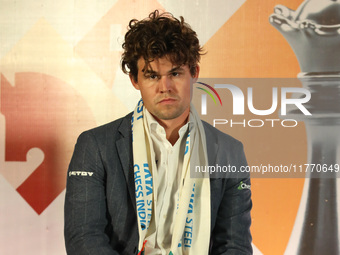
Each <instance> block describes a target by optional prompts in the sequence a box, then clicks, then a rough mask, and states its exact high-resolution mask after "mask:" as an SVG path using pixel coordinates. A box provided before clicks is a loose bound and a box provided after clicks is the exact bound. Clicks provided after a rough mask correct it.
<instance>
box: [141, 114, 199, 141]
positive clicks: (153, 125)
mask: <svg viewBox="0 0 340 255" xmlns="http://www.w3.org/2000/svg"><path fill="white" fill-rule="evenodd" d="M144 109H145V111H144V115H145V118H146V122H147V125H148V128H149V130H150V132H152V133H157V134H160V133H164V134H165V130H164V128H163V127H162V126H161V125H160V124H159V123H158V121H157V120H156V119H155V118H154V117H153V116H152V114H151V113H150V112H149V111H148V110H147V109H146V108H145V107H144ZM193 128H194V122H193V121H192V113H191V111H190V114H189V121H188V122H187V123H186V124H184V125H183V126H182V127H181V128H180V129H179V131H178V133H179V136H180V137H182V136H183V135H184V134H185V133H186V131H187V130H188V129H189V131H191V130H192V129H193Z"/></svg>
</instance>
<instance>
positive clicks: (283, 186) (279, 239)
mask: <svg viewBox="0 0 340 255" xmlns="http://www.w3.org/2000/svg"><path fill="white" fill-rule="evenodd" d="M301 2H302V1H301V0H299V1H296V0H294V1H293V0H285V1H283V0H265V1H263V0H238V1H234V0H219V1H208V0H191V1H179V0H171V1H170V0H158V1H157V0H148V1H141V0H97V1H92V0H82V1H79V0H68V1H66V0H61V1H52V0H25V1H24V0H22V1H13V0H0V4H1V7H0V72H1V81H0V82H1V83H0V254H4V255H9V254H26V255H27V254H34V255H39V254H49V255H52V254H58V255H60V254H65V248H64V241H63V203H64V195H65V181H66V171H67V166H68V163H69V160H70V157H71V155H72V151H73V148H74V144H75V142H76V138H77V136H78V135H79V134H80V132H81V131H83V130H86V129H89V128H92V127H95V126H98V125H101V124H103V123H106V122H109V121H111V120H113V119H116V118H118V117H121V116H123V115H125V114H127V113H128V112H129V111H131V110H132V109H133V108H134V105H135V103H136V102H137V100H138V98H139V94H138V92H137V91H135V90H134V89H133V87H132V86H131V84H130V82H129V79H128V77H127V76H126V75H124V74H123V73H122V71H121V70H120V67H119V63H120V55H121V43H122V37H123V35H124V33H125V31H126V27H127V24H128V21H129V20H130V19H131V18H137V19H140V18H144V17H146V16H147V15H148V13H149V12H151V11H152V10H154V9H161V10H166V11H169V12H172V13H173V14H174V15H175V16H177V17H178V16H179V15H183V16H184V17H185V18H186V20H187V22H188V23H189V24H191V25H192V27H193V28H194V29H195V30H196V31H197V33H198V36H199V38H200V41H201V44H202V45H204V48H205V50H206V52H207V54H206V55H205V56H203V58H202V61H201V74H200V77H201V78H261V79H262V80H263V81H265V80H268V79H270V78H294V77H296V76H297V74H298V73H299V72H300V68H299V65H298V63H297V60H296V57H295V55H294V53H293V51H292V50H291V48H290V47H289V45H288V43H287V42H286V41H285V39H284V38H283V36H282V35H281V34H280V33H279V32H278V31H277V30H276V29H275V28H274V27H272V26H271V25H270V23H269V21H268V17H269V15H270V14H272V13H273V8H274V6H275V5H277V4H284V5H286V6H287V7H290V8H292V9H294V10H295V9H296V8H297V7H298V6H299V5H300V4H301ZM267 83H268V82H267ZM283 85H284V84H283ZM248 86H249V84H247V83H244V84H243V87H242V85H240V87H241V88H242V89H243V90H246V87H248ZM275 86H278V85H277V84H275ZM291 86H295V85H291ZM297 86H301V85H297ZM253 87H254V93H258V95H259V94H261V96H258V97H257V98H259V99H258V102H257V103H258V108H261V107H262V105H263V106H264V107H266V105H268V104H269V106H270V103H271V87H270V85H266V82H263V83H261V84H259V85H257V87H256V88H255V86H253ZM275 114H276V118H277V116H278V115H277V113H275ZM229 118H230V115H229ZM219 128H220V129H221V130H222V131H223V132H226V133H229V134H231V135H233V136H234V137H236V138H237V139H239V140H241V141H242V142H243V143H244V145H245V151H246V155H247V159H248V163H249V164H250V165H257V164H261V163H272V164H277V165H279V164H288V163H289V164H290V163H306V160H307V145H306V143H307V141H306V133H305V128H304V124H303V123H302V122H299V125H298V126H296V127H294V128H288V129H287V128H283V127H280V126H277V127H274V128H270V127H263V128H249V127H246V128H243V127H235V128H234V127H233V128H230V127H227V126H222V127H219ZM303 183H304V179H303V178H285V179H283V178H254V179H253V180H252V192H253V204H254V207H253V210H252V220H253V221H252V222H253V223H252V227H251V230H252V233H253V244H254V250H255V252H254V254H264V255H267V254H269V255H273V254H283V253H284V251H285V248H286V246H287V243H288V240H289V237H290V235H291V232H292V228H293V225H294V221H295V217H296V214H297V210H298V206H299V203H300V199H301V194H302V188H303Z"/></svg>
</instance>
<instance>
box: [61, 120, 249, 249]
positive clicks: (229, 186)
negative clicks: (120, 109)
mask: <svg viewBox="0 0 340 255" xmlns="http://www.w3.org/2000/svg"><path fill="white" fill-rule="evenodd" d="M131 115H132V114H131V113H130V114H129V115H127V116H125V117H124V118H121V119H118V120H116V121H113V122H111V123H109V124H106V125H104V126H100V127H97V128H95V129H92V130H89V131H86V132H84V133H82V134H81V135H80V136H79V138H78V141H77V144H76V146H75V150H74V153H73V156H72V160H71V162H70V166H69V169H68V175H67V186H66V198H65V244H66V250H67V254H71V255H73V254H74V255H82V254H89V255H109V254H112V255H113V254H137V246H138V238H139V235H138V227H137V216H136V198H135V187H134V174H133V155H132V141H131ZM203 126H204V129H205V133H206V140H207V152H208V161H209V165H211V166H216V165H219V166H228V165H230V166H235V168H236V169H240V167H241V166H245V165H246V164H247V162H246V158H245V155H244V152H243V146H242V144H241V143H240V142H239V141H237V140H236V139H234V138H232V137H231V136H228V135H226V134H224V133H222V132H220V131H218V130H217V129H215V128H214V127H212V126H211V125H209V124H208V123H206V122H203ZM235 168H234V169H235ZM215 177H217V178H210V189H211V235H210V252H209V254H228V255H230V254H237V255H241V254H252V247H251V240H252V239H251V234H250V230H249V228H250V223H251V218H250V210H251V207H252V202H251V192H250V189H241V188H240V183H241V182H243V183H245V184H247V185H250V180H249V174H243V175H237V174H235V173H233V174H230V173H224V174H223V175H219V176H215ZM243 187H244V185H243ZM199 255H200V254H199ZM202 255H205V254H202Z"/></svg>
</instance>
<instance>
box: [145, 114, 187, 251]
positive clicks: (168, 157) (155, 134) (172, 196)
mask: <svg viewBox="0 0 340 255" xmlns="http://www.w3.org/2000/svg"><path fill="white" fill-rule="evenodd" d="M145 117H146V121H147V125H148V128H149V132H150V137H151V140H152V145H151V146H150V147H151V150H153V151H154V155H155V159H154V160H155V162H156V164H155V166H156V169H152V175H153V188H154V191H153V192H154V203H153V212H152V217H151V222H150V226H149V229H148V232H147V235H146V240H147V243H146V246H145V254H147V255H156V254H157V255H158V254H161V255H168V254H169V252H170V246H171V238H172V233H173V229H174V219H175V211H176V208H177V207H178V200H179V188H180V184H181V179H182V168H183V159H184V151H185V143H186V139H187V135H188V130H189V128H188V127H189V122H187V123H186V124H185V125H184V126H183V127H181V128H180V130H179V131H178V134H179V138H178V140H177V141H176V143H175V144H174V145H172V144H171V143H170V142H169V141H168V140H167V139H166V133H165V130H164V128H163V127H162V126H161V125H160V124H159V123H158V122H157V121H156V120H155V118H154V117H153V116H152V115H151V114H150V113H149V112H148V111H147V110H146V113H145ZM191 126H192V125H190V128H191Z"/></svg>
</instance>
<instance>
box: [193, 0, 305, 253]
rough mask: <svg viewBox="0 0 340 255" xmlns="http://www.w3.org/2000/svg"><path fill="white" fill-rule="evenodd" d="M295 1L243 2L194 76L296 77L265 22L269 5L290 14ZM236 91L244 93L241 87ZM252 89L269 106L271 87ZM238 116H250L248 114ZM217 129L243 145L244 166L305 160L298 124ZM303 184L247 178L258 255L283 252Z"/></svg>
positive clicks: (283, 45) (287, 52)
mask: <svg viewBox="0 0 340 255" xmlns="http://www.w3.org/2000/svg"><path fill="white" fill-rule="evenodd" d="M301 2H302V0H299V1H293V0H288V1H282V0H266V1H261V0H247V1H246V2H245V3H244V5H243V6H242V7H241V8H240V9H239V10H238V11H237V12H236V13H235V14H234V15H233V16H232V17H231V18H230V20H228V21H227V22H226V23H225V24H224V25H223V26H222V27H221V28H220V29H219V31H218V32H217V33H216V34H215V35H214V36H213V37H212V38H211V39H210V40H209V41H208V42H207V43H206V45H205V49H206V51H207V52H208V54H206V55H205V56H203V58H202V63H201V73H200V76H201V77H204V78H208V77H214V78H218V77H220V78H283V77H285V78H288V77H290V78H294V77H296V76H297V74H298V73H299V72H300V68H299V65H298V62H297V59H296V57H295V55H294V53H293V51H292V49H291V48H290V46H289V44H288V43H287V42H286V40H285V39H284V38H283V36H282V35H281V34H280V33H279V32H278V31H277V30H276V29H275V28H274V27H272V26H271V25H270V23H269V21H268V20H269V15H270V14H272V13H273V10H274V7H275V5H277V4H284V5H285V6H287V7H289V8H291V9H294V10H295V9H296V8H297V7H298V6H299V5H300V4H301ZM242 90H243V92H244V93H245V94H246V88H245V87H244V88H242ZM258 91H259V92H260V93H261V94H263V98H264V99H263V101H264V102H265V103H267V105H270V104H271V93H270V92H271V88H266V87H264V86H262V87H258V88H254V95H255V98H256V94H255V93H256V92H258ZM255 100H256V99H255ZM260 103H263V102H260ZM255 104H256V102H255ZM263 109H267V108H263ZM228 117H232V116H228ZM244 117H245V118H246V119H251V118H254V116H250V115H245V116H244ZM275 118H278V116H275ZM222 131H224V132H227V133H229V134H231V135H233V136H235V137H236V138H238V139H240V140H241V141H242V142H243V143H244V145H245V148H246V153H247V159H248V163H249V165H259V164H261V163H266V162H269V163H272V164H290V163H294V162H297V161H300V162H301V161H305V160H306V157H307V151H306V134H305V129H304V125H303V123H301V122H300V123H299V126H298V127H296V128H294V129H291V130H289V129H288V130H287V129H284V128H269V129H267V128H255V129H254V128H229V129H228V130H222ZM304 163H306V162H304ZM303 182H304V179H253V180H252V191H253V204H254V207H253V210H252V218H253V223H252V234H253V242H254V243H255V245H256V246H257V247H258V248H259V250H260V251H261V252H262V253H263V254H270V255H272V254H283V253H284V251H285V248H286V246H287V243H288V240H289V237H290V234H291V231H292V228H293V224H294V221H295V216H296V213H297V209H298V206H299V203H300V197H301V192H302V187H303Z"/></svg>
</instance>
